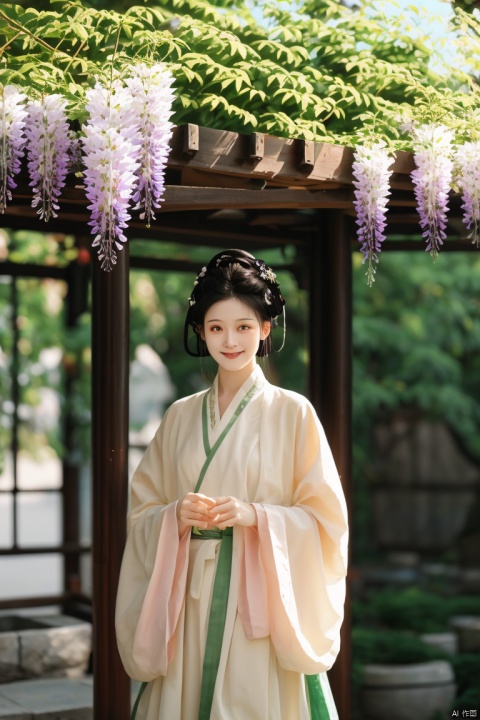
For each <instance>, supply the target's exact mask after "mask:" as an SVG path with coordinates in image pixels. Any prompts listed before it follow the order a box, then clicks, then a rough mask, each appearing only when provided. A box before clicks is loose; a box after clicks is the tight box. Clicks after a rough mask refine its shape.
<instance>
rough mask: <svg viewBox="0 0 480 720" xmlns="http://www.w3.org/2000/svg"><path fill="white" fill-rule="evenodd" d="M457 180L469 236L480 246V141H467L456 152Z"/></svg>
mask: <svg viewBox="0 0 480 720" xmlns="http://www.w3.org/2000/svg"><path fill="white" fill-rule="evenodd" d="M455 166H456V171H457V173H456V174H457V182H458V185H459V187H460V191H461V193H462V200H463V202H462V210H463V222H464V223H465V225H466V227H467V228H468V230H470V235H469V238H470V239H471V240H472V243H473V244H475V245H476V246H477V248H478V247H480V141H478V140H476V141H474V142H466V143H465V144H464V145H460V146H459V147H458V148H457V150H456V153H455Z"/></svg>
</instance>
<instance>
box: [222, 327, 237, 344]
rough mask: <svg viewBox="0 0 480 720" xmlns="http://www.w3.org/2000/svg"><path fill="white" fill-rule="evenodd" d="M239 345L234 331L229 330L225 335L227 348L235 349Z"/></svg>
mask: <svg viewBox="0 0 480 720" xmlns="http://www.w3.org/2000/svg"><path fill="white" fill-rule="evenodd" d="M236 344H237V341H236V338H235V333H234V332H233V330H227V332H226V333H225V346H226V347H234V346H235V345H236Z"/></svg>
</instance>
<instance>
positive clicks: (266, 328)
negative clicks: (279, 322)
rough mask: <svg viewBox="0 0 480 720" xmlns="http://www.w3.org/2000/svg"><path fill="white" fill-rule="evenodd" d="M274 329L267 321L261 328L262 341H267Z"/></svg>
mask: <svg viewBox="0 0 480 720" xmlns="http://www.w3.org/2000/svg"><path fill="white" fill-rule="evenodd" d="M271 329H272V323H271V322H270V321H269V320H265V322H263V323H262V327H261V328H260V340H265V339H266V338H267V337H268V336H269V335H270V330H271Z"/></svg>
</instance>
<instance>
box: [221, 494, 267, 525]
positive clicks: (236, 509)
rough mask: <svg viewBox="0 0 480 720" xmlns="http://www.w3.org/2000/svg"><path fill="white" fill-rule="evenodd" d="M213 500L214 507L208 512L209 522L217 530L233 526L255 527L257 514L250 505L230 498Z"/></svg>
mask: <svg viewBox="0 0 480 720" xmlns="http://www.w3.org/2000/svg"><path fill="white" fill-rule="evenodd" d="M213 500H214V502H215V507H214V508H213V509H212V510H210V522H212V523H213V524H214V525H215V527H218V529H219V530H225V528H226V527H232V526H233V525H243V526H244V527H256V526H257V513H256V511H255V508H254V507H253V505H250V503H246V502H242V500H238V499H237V498H235V497H231V496H228V497H215V498H213Z"/></svg>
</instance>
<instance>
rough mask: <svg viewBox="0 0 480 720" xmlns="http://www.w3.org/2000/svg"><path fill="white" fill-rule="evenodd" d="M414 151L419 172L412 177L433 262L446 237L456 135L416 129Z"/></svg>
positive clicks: (428, 128) (436, 129) (426, 127)
mask: <svg viewBox="0 0 480 720" xmlns="http://www.w3.org/2000/svg"><path fill="white" fill-rule="evenodd" d="M412 136H413V152H414V160H415V164H416V166H417V167H416V169H415V170H414V171H413V172H412V174H411V177H412V180H413V185H414V193H415V198H416V200H417V210H418V213H419V215H420V227H421V228H422V229H423V233H422V237H424V238H425V240H426V243H427V247H426V248H425V250H426V251H427V252H428V251H430V255H431V256H432V258H433V259H434V260H436V259H437V257H438V253H439V250H440V246H441V245H442V244H443V241H444V240H445V238H446V237H447V235H446V232H445V229H446V227H447V212H448V194H449V192H450V185H451V182H452V171H453V160H452V152H453V148H452V139H453V133H452V131H451V130H448V128H446V127H445V126H444V125H434V124H432V125H421V126H419V127H414V128H413V130H412Z"/></svg>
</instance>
